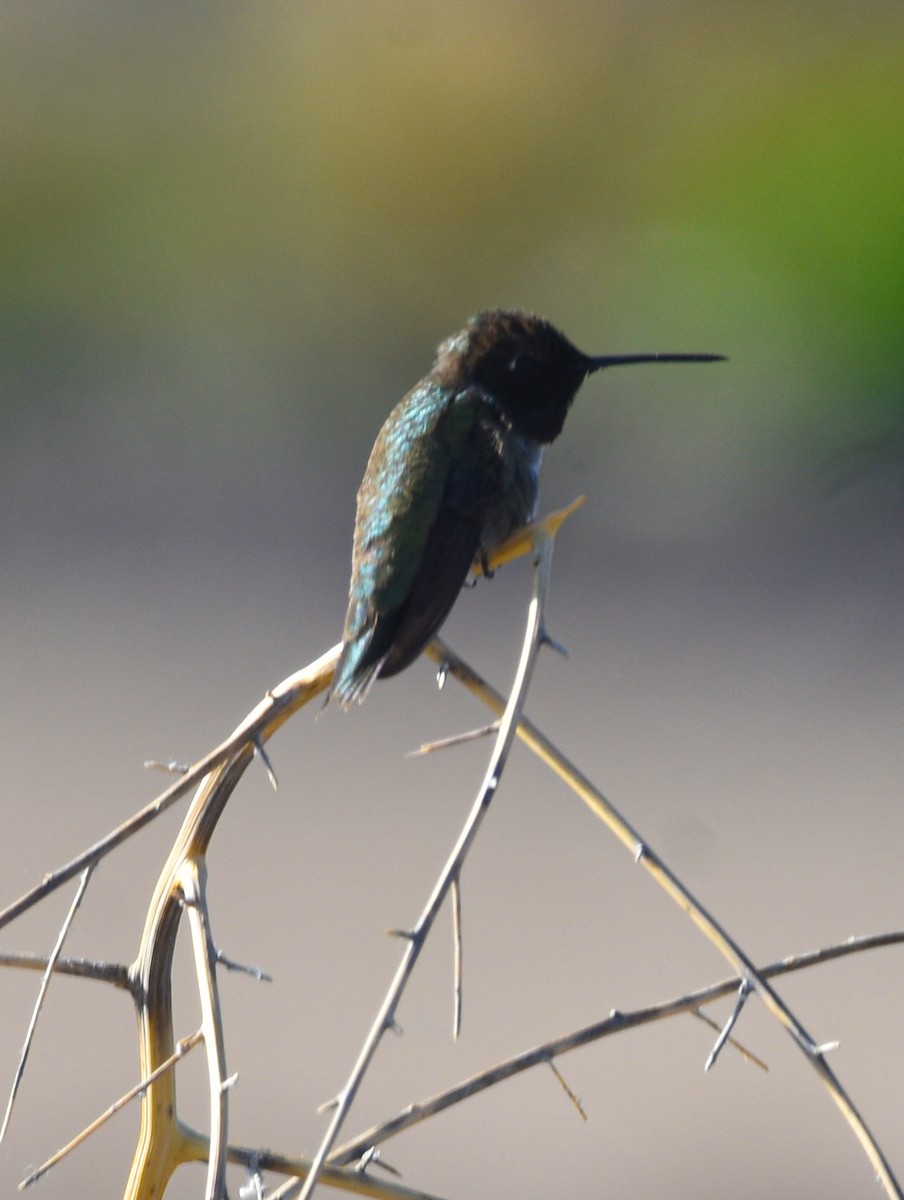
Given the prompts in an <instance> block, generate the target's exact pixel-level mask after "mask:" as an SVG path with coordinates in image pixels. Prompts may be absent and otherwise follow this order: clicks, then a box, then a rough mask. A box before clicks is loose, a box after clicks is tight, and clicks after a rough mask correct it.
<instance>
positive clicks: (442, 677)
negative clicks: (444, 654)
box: [436, 659, 449, 692]
mask: <svg viewBox="0 0 904 1200" xmlns="http://www.w3.org/2000/svg"><path fill="white" fill-rule="evenodd" d="M448 677H449V663H448V661H447V660H445V659H444V660H443V661H442V662H441V663H440V664H439V666H438V667H437V668H436V690H437V691H438V692H441V691H442V690H443V688H444V687H445V686H446V680H447V679H448Z"/></svg>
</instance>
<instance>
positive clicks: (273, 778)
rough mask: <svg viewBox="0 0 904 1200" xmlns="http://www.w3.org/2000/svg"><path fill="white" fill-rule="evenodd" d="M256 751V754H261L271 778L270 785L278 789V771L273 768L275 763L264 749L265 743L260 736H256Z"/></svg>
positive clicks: (268, 775)
mask: <svg viewBox="0 0 904 1200" xmlns="http://www.w3.org/2000/svg"><path fill="white" fill-rule="evenodd" d="M254 752H255V754H259V755H260V758H261V761H262V762H263V764H264V767H265V768H266V770H267V778H268V779H269V780H270V786H271V787H272V788H273V790H274V792H275V791H278V790H279V780H278V779H277V778H276V772H275V771H274V770H273V764H272V763H271V762H270V756H269V755H268V754H267V751H266V750H265V749H264V743H263V742H262V741H261V739H260V737H259V736H257V737H255V738H254Z"/></svg>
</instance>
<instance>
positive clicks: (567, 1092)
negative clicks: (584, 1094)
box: [546, 1058, 588, 1121]
mask: <svg viewBox="0 0 904 1200" xmlns="http://www.w3.org/2000/svg"><path fill="white" fill-rule="evenodd" d="M546 1061H547V1062H548V1063H549V1067H550V1070H551V1071H552V1073H553V1075H555V1077H556V1079H558V1081H559V1083H560V1084H561V1085H562V1087H563V1089H564V1091H565V1095H566V1096H567V1097H568V1099H569V1100H570V1101H571V1103H572V1104H573V1105H574V1106H575V1108H576V1109H577V1110H578V1112H579V1113H580V1115H581V1118H582V1119H583V1120H585V1121H586V1120H587V1119H588V1118H587V1112H586V1110H585V1108H584V1106H583V1104H581V1101H580V1099H579V1098H578V1097H577V1096H576V1095H575V1094H574V1092H573V1091H572V1090H571V1088H570V1087H569V1086H568V1084H567V1083H566V1082H565V1076H564V1075H563V1074H562V1072H561V1071H560V1070H559V1068H558V1067H557V1066H556V1064H555V1063H554V1062H553V1060H552V1059H551V1058H547V1060H546Z"/></svg>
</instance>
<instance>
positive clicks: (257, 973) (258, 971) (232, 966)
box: [216, 950, 273, 983]
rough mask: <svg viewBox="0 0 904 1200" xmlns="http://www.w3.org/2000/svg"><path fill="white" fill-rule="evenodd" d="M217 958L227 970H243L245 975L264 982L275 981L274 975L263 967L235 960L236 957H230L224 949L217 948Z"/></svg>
mask: <svg viewBox="0 0 904 1200" xmlns="http://www.w3.org/2000/svg"><path fill="white" fill-rule="evenodd" d="M216 960H217V962H218V963H219V964H220V966H222V967H225V968H226V970H227V971H241V973H242V974H243V975H250V976H251V978H252V979H257V980H260V982H262V983H272V982H273V976H272V975H268V974H267V972H266V971H265V970H264V969H263V967H252V966H250V965H246V964H245V963H240V962H235V961H234V959H231V958H228V957H227V956H226V955H225V954H224V953H223V951H222V950H217V952H216Z"/></svg>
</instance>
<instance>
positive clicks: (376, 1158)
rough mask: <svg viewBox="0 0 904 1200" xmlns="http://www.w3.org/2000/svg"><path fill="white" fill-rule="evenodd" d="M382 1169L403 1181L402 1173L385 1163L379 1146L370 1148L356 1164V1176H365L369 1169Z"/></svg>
mask: <svg viewBox="0 0 904 1200" xmlns="http://www.w3.org/2000/svg"><path fill="white" fill-rule="evenodd" d="M372 1166H373V1167H380V1168H381V1169H382V1170H384V1171H388V1172H389V1174H390V1175H395V1176H396V1177H397V1178H398V1179H401V1177H402V1172H401V1171H397V1170H396V1168H395V1167H391V1166H390V1165H389V1163H385V1162H383V1160H382V1158H381V1157H380V1150H379V1148H378V1147H377V1146H368V1148H367V1149H366V1150H365V1151H364V1153H363V1154H362V1155H361V1157H360V1158H359V1159H358V1161H357V1162H356V1163H355V1174H356V1175H364V1174H365V1172H366V1171H367V1168H368V1167H372Z"/></svg>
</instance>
